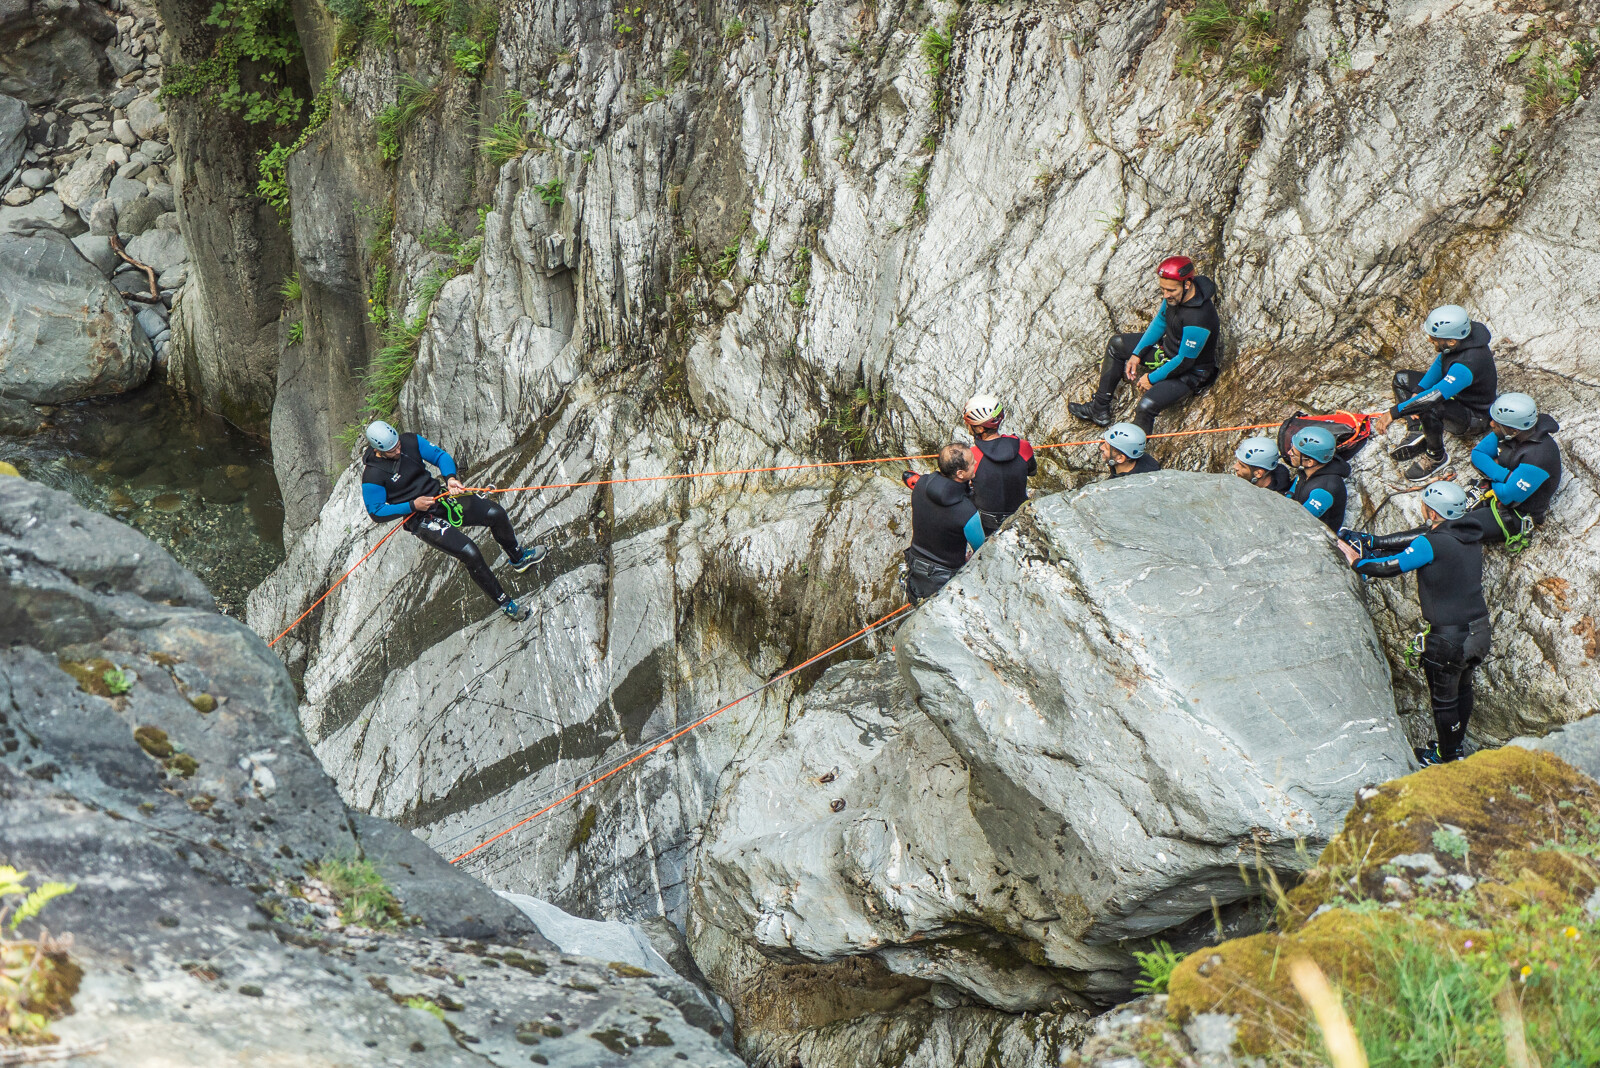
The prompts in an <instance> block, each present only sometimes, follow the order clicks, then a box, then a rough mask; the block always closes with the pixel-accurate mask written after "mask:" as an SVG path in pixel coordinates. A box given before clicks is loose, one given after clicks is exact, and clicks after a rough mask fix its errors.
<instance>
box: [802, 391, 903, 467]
mask: <svg viewBox="0 0 1600 1068" xmlns="http://www.w3.org/2000/svg"><path fill="white" fill-rule="evenodd" d="M888 399H889V394H888V393H887V392H884V391H879V392H877V393H874V392H873V391H872V390H870V389H868V388H867V387H866V386H857V387H856V389H855V392H853V393H851V394H850V397H849V399H847V400H846V401H844V403H842V404H840V405H839V406H838V407H837V408H836V410H835V413H834V414H833V415H832V416H830V417H828V418H827V419H824V420H823V421H822V422H821V423H819V424H817V425H818V428H819V429H821V430H831V431H833V432H834V433H835V434H838V435H839V437H840V438H842V439H843V440H844V443H845V445H846V446H848V447H849V448H850V450H851V451H852V452H855V451H859V450H860V449H862V448H864V447H865V446H866V444H867V439H868V438H869V437H870V436H871V434H872V427H873V426H874V425H875V424H876V423H877V422H878V421H879V420H880V419H881V418H882V417H883V415H884V414H885V410H884V405H885V404H886V403H887V401H888Z"/></svg>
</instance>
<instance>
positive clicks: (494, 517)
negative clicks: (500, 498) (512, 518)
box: [483, 504, 507, 523]
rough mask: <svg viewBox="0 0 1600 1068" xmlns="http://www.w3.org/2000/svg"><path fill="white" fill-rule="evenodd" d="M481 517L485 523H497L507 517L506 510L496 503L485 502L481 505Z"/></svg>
mask: <svg viewBox="0 0 1600 1068" xmlns="http://www.w3.org/2000/svg"><path fill="white" fill-rule="evenodd" d="M483 518H484V521H485V522H487V523H498V522H500V521H501V520H502V519H505V518H507V517H506V510H505V509H504V508H502V507H500V506H499V505H498V504H486V505H484V506H483Z"/></svg>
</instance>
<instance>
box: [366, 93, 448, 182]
mask: <svg viewBox="0 0 1600 1068" xmlns="http://www.w3.org/2000/svg"><path fill="white" fill-rule="evenodd" d="M443 90H444V83H443V82H442V81H439V82H425V81H423V80H422V79H420V78H414V77H412V76H411V75H409V74H407V75H404V76H402V77H401V79H400V92H399V96H398V98H397V99H396V100H395V102H394V103H393V104H390V105H389V106H388V107H386V108H384V109H383V110H382V111H380V112H379V113H378V154H379V155H380V156H382V157H383V161H384V162H385V163H393V162H394V161H395V160H397V159H399V158H400V149H401V147H402V141H403V139H404V137H405V132H406V128H407V127H408V126H410V125H411V123H412V122H413V121H414V120H415V119H416V118H417V116H419V115H421V114H422V113H423V112H424V111H427V110H428V109H429V108H431V107H432V106H433V105H434V104H435V103H436V102H437V101H438V99H439V96H440V94H441V93H442V92H443Z"/></svg>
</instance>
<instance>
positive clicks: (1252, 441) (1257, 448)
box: [1233, 438, 1279, 485]
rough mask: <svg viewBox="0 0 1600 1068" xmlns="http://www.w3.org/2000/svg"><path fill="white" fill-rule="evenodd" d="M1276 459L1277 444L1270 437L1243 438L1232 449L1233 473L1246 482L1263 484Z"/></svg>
mask: <svg viewBox="0 0 1600 1068" xmlns="http://www.w3.org/2000/svg"><path fill="white" fill-rule="evenodd" d="M1278 459H1279V456H1278V445H1277V442H1275V441H1273V440H1272V439H1271V438H1245V439H1244V440H1243V441H1242V442H1240V443H1239V447H1238V448H1237V449H1235V450H1233V473H1234V474H1236V475H1238V476H1239V477H1240V478H1242V479H1244V480H1245V481H1246V482H1254V483H1256V484H1258V485H1260V484H1264V483H1265V482H1266V480H1267V479H1269V478H1270V477H1272V469H1273V468H1275V467H1277V466H1278Z"/></svg>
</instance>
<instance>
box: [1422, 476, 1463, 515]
mask: <svg viewBox="0 0 1600 1068" xmlns="http://www.w3.org/2000/svg"><path fill="white" fill-rule="evenodd" d="M1422 503H1423V504H1425V505H1427V506H1428V507H1429V508H1432V509H1433V510H1434V511H1435V512H1438V513H1439V514H1440V515H1442V516H1444V517H1445V518H1446V519H1460V518H1461V517H1462V516H1464V515H1466V514H1467V491H1466V490H1464V489H1462V488H1461V487H1460V486H1458V485H1456V484H1455V483H1454V482H1447V481H1444V480H1443V479H1441V480H1440V481H1438V482H1435V483H1433V484H1432V485H1430V486H1429V487H1428V488H1427V489H1425V490H1423V491H1422Z"/></svg>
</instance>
